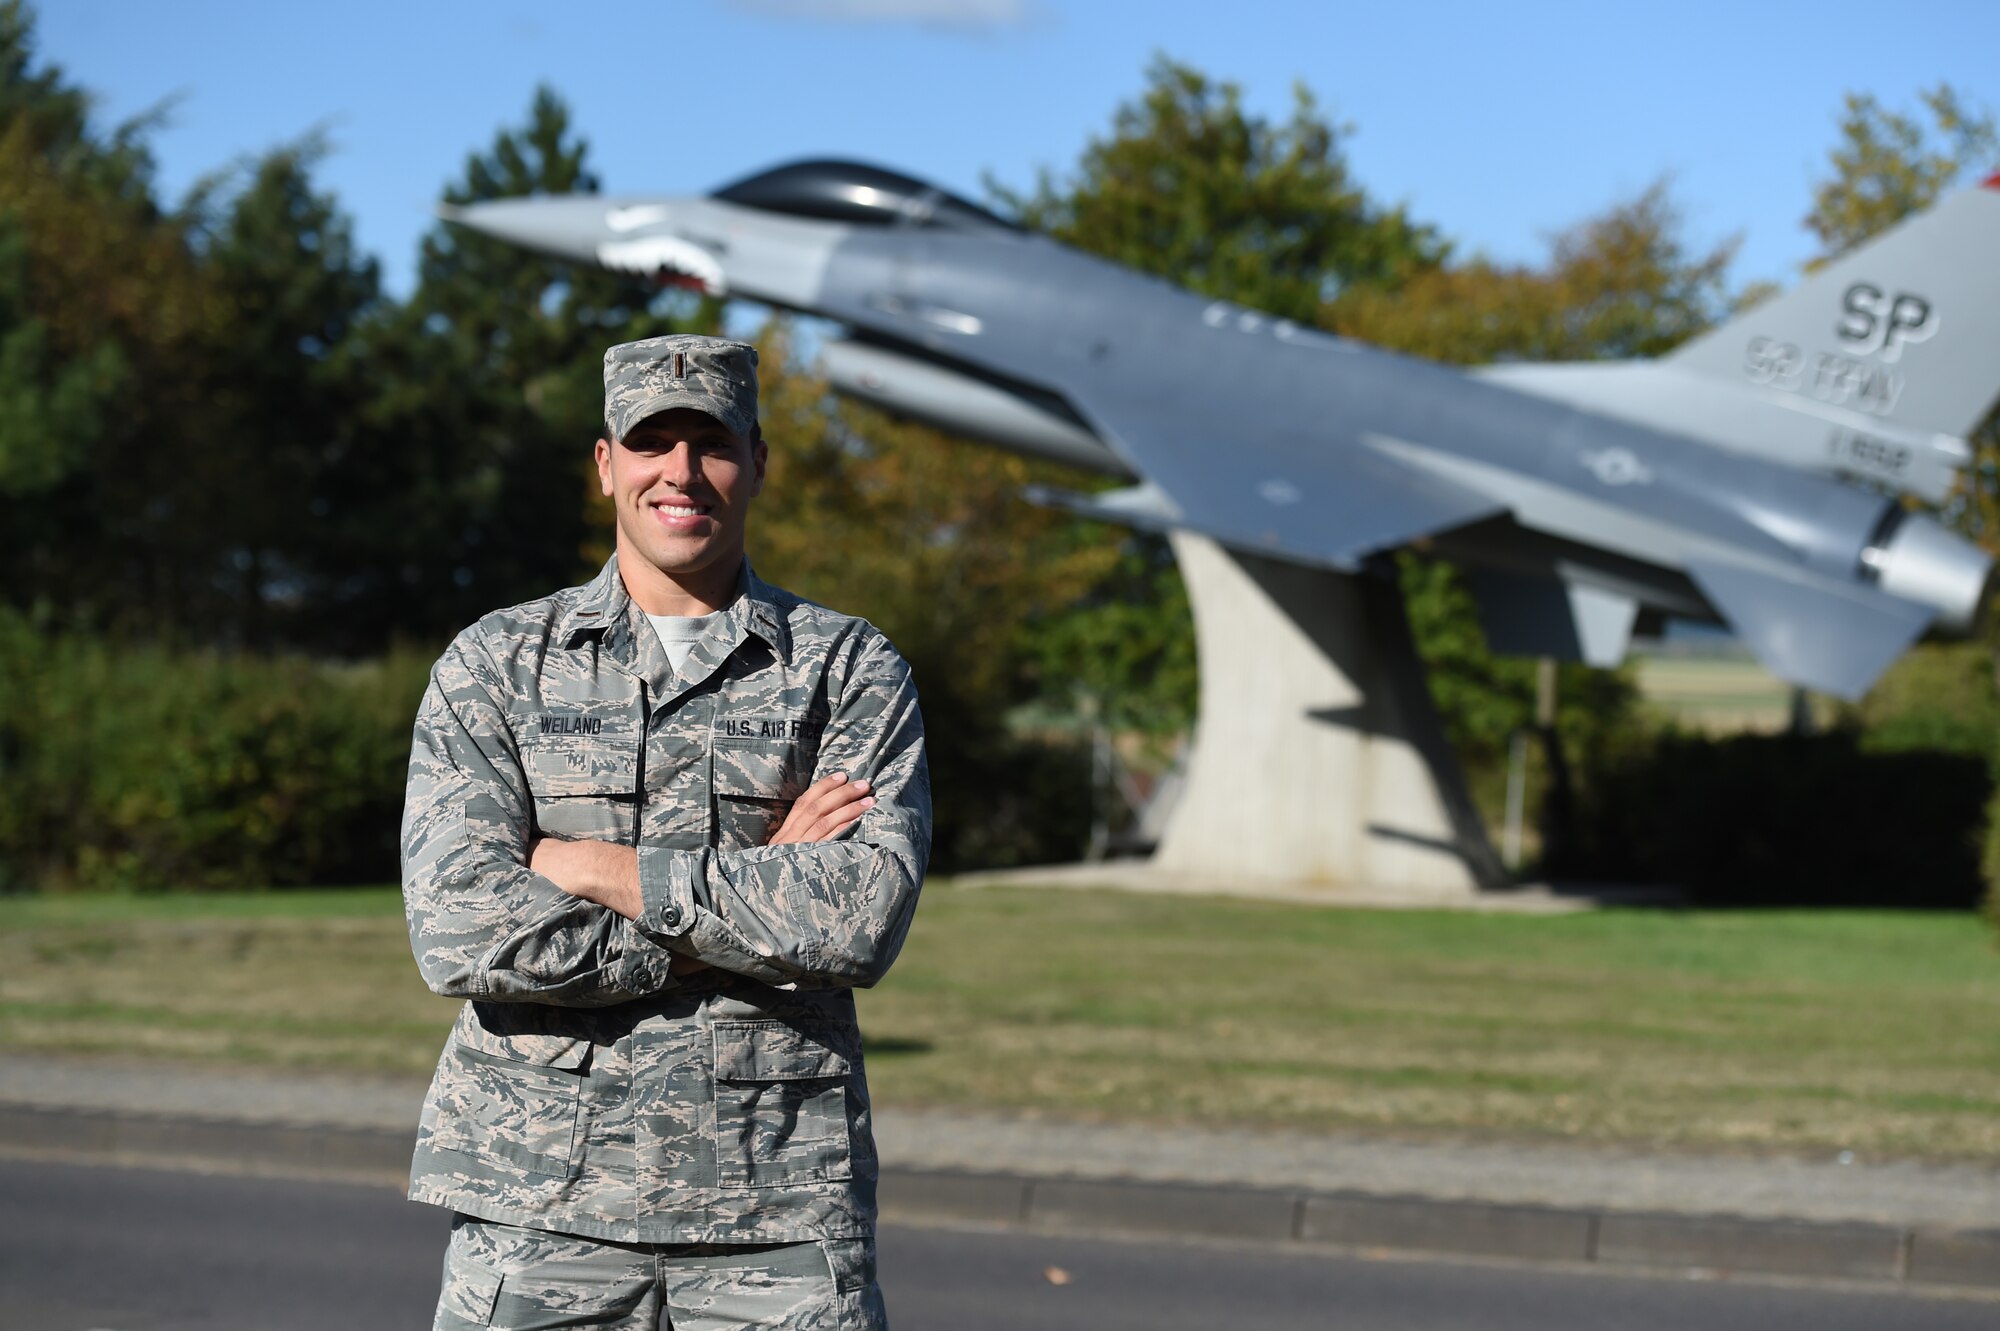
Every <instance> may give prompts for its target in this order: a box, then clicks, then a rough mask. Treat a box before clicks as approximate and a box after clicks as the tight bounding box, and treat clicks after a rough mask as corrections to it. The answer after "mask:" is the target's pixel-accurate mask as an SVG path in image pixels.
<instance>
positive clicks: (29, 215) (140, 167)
mask: <svg viewBox="0 0 2000 1331" xmlns="http://www.w3.org/2000/svg"><path fill="white" fill-rule="evenodd" d="M145 128H146V122H145V121H143V120H142V121H134V122H130V123H128V124H126V125H122V126H119V127H116V128H114V129H112V130H110V131H103V132H101V131H98V130H96V129H94V128H93V126H92V125H91V124H90V122H89V118H88V101H87V99H86V98H85V96H84V95H83V93H82V92H81V91H80V90H78V89H77V88H75V87H73V86H72V85H70V84H69V83H68V82H67V81H66V80H65V79H64V77H63V75H62V72H61V71H60V70H59V69H57V68H55V67H53V66H47V65H40V66H38V65H37V62H36V60H35V54H34V41H33V31H32V22H31V19H30V15H29V11H28V10H27V8H26V6H25V5H22V4H20V3H18V2H17V0H5V2H4V3H0V584H4V587H5V598H6V600H7V602H9V603H11V604H13V605H15V606H17V607H21V608H33V609H37V610H38V611H39V612H40V613H43V614H47V615H59V616H62V617H66V618H72V619H82V620H86V621H87V620H89V619H91V618H92V617H94V616H98V615H104V614H117V615H121V616H133V615H139V616H151V615H156V614H158V613H160V612H161V610H163V609H164V608H165V607H162V606H160V605H159V604H158V600H157V598H156V597H155V596H154V595H153V593H154V592H155V591H156V590H157V589H158V586H159V583H158V581H157V579H156V576H155V570H154V569H153V568H152V567H151V566H150V565H149V564H148V563H147V561H146V559H145V552H144V549H143V533H144V529H145V517H144V514H143V513H142V512H141V510H142V509H143V507H144V504H143V503H137V502H134V499H135V496H144V495H146V494H147V491H146V489H145V488H144V486H143V485H139V484H134V476H133V473H134V469H135V468H138V469H140V470H143V469H144V468H145V466H146V465H147V456H148V452H149V450H154V449H158V448H159V447H160V446H161V444H162V442H163V441H165V442H167V443H168V445H169V446H171V444H172V441H173V439H174V438H175V435H176V431H177V430H178V428H179V421H180V420H181V419H182V417H183V415H184V414H185V413H188V412H192V411H193V410H195V409H196V408H197V407H198V404H199V393H198V390H197V388H196V387H195V385H194V384H193V383H192V382H191V375H192V372H193V370H194V366H195V364H196V362H197V360H198V355H197V346H198V342H199V338H200V335H201V332H202V329H203V327H204V325H205V323H206V322H207V321H208V320H209V319H211V318H212V317H213V316H214V314H215V307H214V304H213V302H212V301H211V299H210V295H209V292H208V291H207V289H206V287H205V284H204V283H203V281H202V276H201V273H200V270H199V264H198V262H197V256H196V255H195V254H194V253H193V252H192V250H191V249H190V247H189V245H188V240H187V235H186V229H185V227H184V225H183V224H182V222H181V219H179V218H177V217H175V216H172V215H169V214H166V213H164V212H163V211H162V210H161V209H160V207H159V206H158V204H157V202H156V200H155V198H154V194H153V187H152V160H151V157H150V156H149V154H148V153H147V151H146V147H145V142H144V131H145ZM134 578H136V579H137V581H133V579H134Z"/></svg>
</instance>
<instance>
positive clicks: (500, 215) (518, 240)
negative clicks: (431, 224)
mask: <svg viewBox="0 0 2000 1331" xmlns="http://www.w3.org/2000/svg"><path fill="white" fill-rule="evenodd" d="M437 211H438V216H439V217H442V218H443V219H444V220H445V221H447V222H451V223H453V224H454V225H457V226H462V227H466V228H467V229H469V230H472V231H477V232H479V233H480V234H481V235H486V236H491V237H493V238H494V239H495V240H503V241H506V242H507V243H509V244H511V245H521V246H525V247H526V248H528V249H533V250H540V251H542V252H543V253H545V254H557V255H561V256H562V257H564V258H568V259H581V260H585V261H589V262H594V261H595V260H596V258H597V247H598V246H599V245H600V244H602V243H603V242H604V241H606V240H608V239H611V238H612V237H613V236H615V235H616V234H617V233H616V232H614V231H613V230H612V229H611V228H610V227H609V226H608V225H607V224H606V221H605V218H606V216H607V215H608V214H614V213H616V212H617V211H618V208H617V205H616V204H614V203H612V202H610V201H607V200H605V199H602V198H599V197H597V196H595V195H578V196H575V197H571V198H563V197H556V198H530V199H489V200H487V201H485V202H482V203H469V204H464V205H462V206H457V207H454V206H452V205H450V204H444V205H441V206H440V207H439V208H438V210H437Z"/></svg>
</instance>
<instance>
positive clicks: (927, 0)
mask: <svg viewBox="0 0 2000 1331" xmlns="http://www.w3.org/2000/svg"><path fill="white" fill-rule="evenodd" d="M731 2H732V3H733V4H734V5H735V7H736V8H738V9H741V10H746V11H748V12H750V13H753V14H763V15H766V16H767V17H770V18H790V19H815V20H818V21H819V22H822V23H909V24H914V25H917V26H919V27H926V28H956V29H961V30H965V29H972V30H983V31H991V30H994V29H998V28H1019V27H1025V26H1026V25H1027V24H1028V22H1029V21H1030V20H1031V19H1033V18H1034V17H1035V11H1036V9H1037V4H1036V0H731Z"/></svg>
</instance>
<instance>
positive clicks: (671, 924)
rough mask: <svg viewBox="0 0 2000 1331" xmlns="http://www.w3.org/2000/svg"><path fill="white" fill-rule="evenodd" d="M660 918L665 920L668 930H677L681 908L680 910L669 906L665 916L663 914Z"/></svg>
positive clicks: (679, 925)
mask: <svg viewBox="0 0 2000 1331" xmlns="http://www.w3.org/2000/svg"><path fill="white" fill-rule="evenodd" d="M662 918H663V919H665V920H666V922H667V928H669V929H678V928H680V927H681V908H680V907H679V906H669V907H667V911H666V914H665V915H664V916H663V917H662Z"/></svg>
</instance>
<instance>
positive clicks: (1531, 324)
mask: <svg viewBox="0 0 2000 1331" xmlns="http://www.w3.org/2000/svg"><path fill="white" fill-rule="evenodd" d="M1681 228H1682V222H1681V214H1680V210H1679V208H1677V207H1676V206H1675V204H1674V202H1673V199H1672V195H1671V193H1670V192H1669V189H1668V186H1667V183H1666V182H1665V181H1661V182H1659V183H1657V184H1655V185H1653V186H1652V187H1651V188H1650V189H1648V190H1646V191H1645V192H1644V193H1643V194H1640V195H1639V196H1638V197H1637V198H1634V199H1631V200H1629V201H1626V202H1623V203H1619V204H1615V205H1614V206H1612V207H1611V208H1609V209H1607V210H1606V211H1605V212H1604V213H1602V214H1600V215H1598V216H1596V217H1592V218H1587V219H1585V220H1584V221H1582V222H1579V223H1578V224H1576V225H1575V226H1572V227H1570V228H1568V229H1567V230H1565V231H1563V232H1561V233H1559V234H1558V235H1556V236H1555V237H1554V238H1553V239H1552V240H1551V241H1550V243H1549V251H1550V252H1549V260H1548V262H1547V263H1546V264H1545V265H1543V266H1541V267H1526V266H1507V265H1500V264H1495V263H1492V262H1491V261H1489V260H1486V259H1483V258H1474V259H1471V260H1469V261H1468V262H1465V263H1461V264H1439V265H1436V266H1434V267H1430V268H1426V269H1424V270H1422V271H1420V272H1417V273H1415V274H1413V275H1411V277H1410V278H1409V280H1408V281H1406V282H1404V283H1403V284H1401V285H1400V286H1397V287H1395V288H1385V287H1382V286H1379V285H1371V286H1362V287H1357V288H1354V289H1351V290H1348V291H1345V292H1343V293H1342V294H1341V296H1340V297H1339V298H1338V299H1336V300H1335V301H1334V302H1332V303H1331V304H1330V305H1329V306H1328V307H1327V308H1326V309H1325V310H1324V311H1323V312H1322V321H1323V322H1324V323H1326V324H1329V325H1330V326H1332V327H1333V328H1335V329H1337V330H1338V331H1340V332H1342V333H1344V334H1346V335H1347V336H1349V337H1354V338H1358V339H1360V340H1362V341H1364V342H1372V343H1374V344H1375V345H1377V346H1381V347H1386V348H1388V349H1390V350H1392V351H1404V352H1408V353H1410V354H1412V355H1417V356H1423V357H1426V358H1428V359H1431V360H1441V361H1450V362H1454V363H1457V364H1461V365H1476V364H1482V363H1485V362H1489V361H1496V360H1530V361H1571V360H1611V359H1631V358H1636V357H1652V356H1658V355H1661V354H1663V353H1664V352H1667V351H1670V350H1672V349H1673V348H1674V347H1676V346H1678V345H1679V344H1680V343H1682V342H1683V341H1685V340H1687V339H1688V338H1689V337H1692V336H1693V335H1694V334H1696V333H1698V332H1700V331H1702V330H1703V329H1704V328H1706V327H1708V326H1709V324H1711V323H1712V322H1714V320H1715V319H1716V318H1717V317H1718V316H1719V315H1721V314H1722V313H1724V312H1726V310H1727V308H1728V304H1729V301H1728V295H1727V292H1726V289H1725V278H1726V275H1727V272H1728V268H1729V262H1730V260H1731V258H1732V257H1733V256H1734V254H1735V250H1736V242H1735V241H1733V240H1731V241H1727V242H1724V243H1723V244H1721V245H1718V246H1716V247H1715V248H1714V249H1712V250H1710V251H1708V252H1707V253H1705V254H1690V253H1689V252H1688V248H1687V245H1686V242H1685V241H1684V240H1683V239H1682V238H1681Z"/></svg>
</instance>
